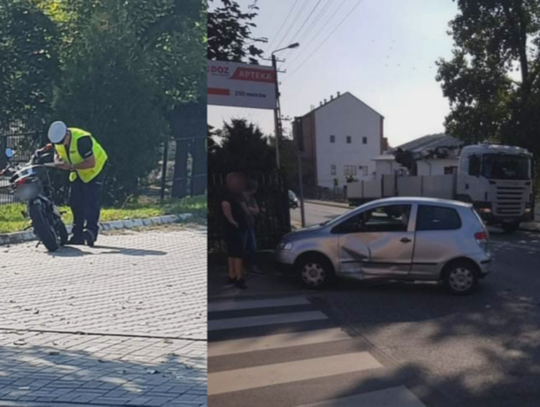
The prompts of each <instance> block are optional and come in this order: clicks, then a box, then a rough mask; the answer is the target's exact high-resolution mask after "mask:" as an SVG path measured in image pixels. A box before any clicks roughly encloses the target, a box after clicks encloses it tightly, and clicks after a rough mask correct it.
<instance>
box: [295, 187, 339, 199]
mask: <svg viewBox="0 0 540 407" xmlns="http://www.w3.org/2000/svg"><path fill="white" fill-rule="evenodd" d="M304 198H305V199H314V200H318V201H335V202H347V186H344V187H333V188H325V187H314V186H309V185H304Z"/></svg>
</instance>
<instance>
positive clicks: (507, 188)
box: [456, 144, 533, 231]
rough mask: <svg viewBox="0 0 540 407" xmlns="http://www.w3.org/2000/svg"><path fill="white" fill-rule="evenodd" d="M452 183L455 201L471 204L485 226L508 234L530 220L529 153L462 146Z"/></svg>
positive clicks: (531, 192) (530, 173)
mask: <svg viewBox="0 0 540 407" xmlns="http://www.w3.org/2000/svg"><path fill="white" fill-rule="evenodd" d="M456 183H457V184H456V195H457V199H459V200H462V201H465V202H470V203H472V204H473V205H474V207H475V208H476V209H477V211H478V212H479V213H480V215H481V216H482V218H483V219H484V220H485V221H486V222H487V223H488V224H499V225H502V227H503V229H505V230H507V231H512V230H515V229H517V228H518V226H519V223H520V222H523V221H528V220H530V219H531V217H532V203H533V185H532V184H533V182H532V154H531V153H530V152H529V151H527V150H526V149H523V148H520V147H514V146H502V145H493V144H478V145H472V146H466V147H464V148H463V150H462V151H461V155H460V160H459V169H458V176H457V181H456Z"/></svg>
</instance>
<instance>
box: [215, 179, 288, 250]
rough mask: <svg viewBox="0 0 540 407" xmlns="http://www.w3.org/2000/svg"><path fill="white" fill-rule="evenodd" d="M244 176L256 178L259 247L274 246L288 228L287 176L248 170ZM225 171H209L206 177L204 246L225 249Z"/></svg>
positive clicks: (269, 247) (271, 247)
mask: <svg viewBox="0 0 540 407" xmlns="http://www.w3.org/2000/svg"><path fill="white" fill-rule="evenodd" d="M246 175H247V176H248V178H250V179H253V180H255V181H257V182H258V184H259V189H258V191H257V195H256V199H257V203H258V205H259V207H260V208H261V214H260V215H259V217H258V220H257V226H256V227H257V243H258V246H259V249H274V248H275V246H276V244H277V243H278V242H279V240H280V239H281V237H282V236H283V235H285V234H287V233H289V232H290V231H291V219H290V212H289V201H288V200H289V196H288V186H287V180H286V178H285V176H284V175H283V174H282V173H278V172H275V171H274V172H268V173H248V174H246ZM226 177H227V174H216V173H214V174H210V175H209V177H208V250H209V252H211V253H219V252H223V251H225V241H224V236H225V232H224V225H225V219H224V216H223V213H222V211H221V202H222V199H223V197H224V195H225V194H226V192H227V191H226V188H225V179H226Z"/></svg>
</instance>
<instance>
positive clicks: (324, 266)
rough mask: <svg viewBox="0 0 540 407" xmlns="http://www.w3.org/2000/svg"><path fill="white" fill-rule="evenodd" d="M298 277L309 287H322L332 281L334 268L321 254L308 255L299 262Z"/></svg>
mask: <svg viewBox="0 0 540 407" xmlns="http://www.w3.org/2000/svg"><path fill="white" fill-rule="evenodd" d="M298 268H299V271H300V277H301V278H302V282H303V283H304V285H306V286H307V287H310V288H322V287H324V286H327V285H328V284H329V283H331V282H332V281H334V279H335V273H334V268H333V267H332V264H331V263H330V261H328V260H327V259H326V258H324V257H323V256H317V255H310V256H308V257H306V258H305V259H302V260H301V261H300V263H299V266H298Z"/></svg>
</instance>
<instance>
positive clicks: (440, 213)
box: [416, 205, 461, 231]
mask: <svg viewBox="0 0 540 407" xmlns="http://www.w3.org/2000/svg"><path fill="white" fill-rule="evenodd" d="M456 229H461V218H460V217H459V214H458V212H457V211H456V210H455V209H452V208H445V207H442V206H432V205H420V206H419V207H418V218H417V221H416V230H417V231H422V230H456Z"/></svg>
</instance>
